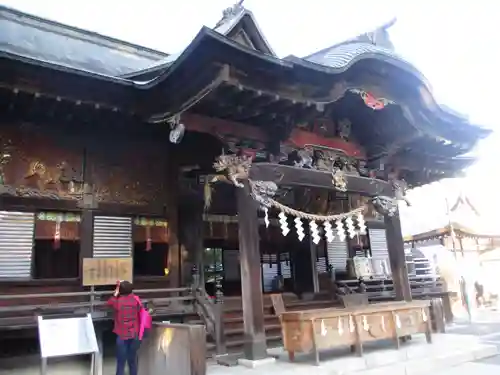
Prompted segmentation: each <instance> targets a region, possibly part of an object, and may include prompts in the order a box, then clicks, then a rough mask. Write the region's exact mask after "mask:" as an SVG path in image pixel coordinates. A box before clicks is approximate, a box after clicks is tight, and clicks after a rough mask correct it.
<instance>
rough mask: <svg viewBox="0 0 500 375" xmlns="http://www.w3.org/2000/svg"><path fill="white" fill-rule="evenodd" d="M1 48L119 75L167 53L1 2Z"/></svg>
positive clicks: (31, 57) (11, 52)
mask: <svg viewBox="0 0 500 375" xmlns="http://www.w3.org/2000/svg"><path fill="white" fill-rule="evenodd" d="M0 49H1V52H4V53H10V54H15V55H18V56H22V57H25V58H29V59H34V60H39V61H43V62H48V63H53V64H57V65H60V66H65V67H68V68H76V69H79V70H82V71H87V72H91V73H97V74H102V75H108V76H113V77H117V76H120V75H123V74H126V73H130V72H133V71H137V70H140V69H144V68H146V67H148V66H151V65H152V64H155V63H156V62H158V61H160V60H161V59H164V58H165V57H167V56H168V55H167V54H165V53H162V52H159V51H155V50H152V49H149V48H145V47H141V46H138V45H135V44H132V43H127V42H124V41H121V40H118V39H113V38H109V37H106V36H103V35H100V34H97V33H93V32H90V31H86V30H82V29H78V28H75V27H71V26H67V25H63V24H61V23H58V22H54V21H50V20H46V19H43V18H40V17H36V16H33V15H30V14H26V13H23V12H20V11H17V10H14V9H10V8H7V7H4V6H0Z"/></svg>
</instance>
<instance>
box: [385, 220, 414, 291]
mask: <svg viewBox="0 0 500 375" xmlns="http://www.w3.org/2000/svg"><path fill="white" fill-rule="evenodd" d="M384 221H385V226H386V231H387V250H388V251H389V262H390V264H391V271H392V280H393V282H394V290H395V292H396V300H398V301H403V300H404V301H411V300H412V298H411V288H410V279H409V278H408V269H407V266H406V257H405V249H404V241H403V234H402V233H401V221H400V219H399V212H397V213H396V215H394V216H392V217H391V216H387V215H386V216H385V218H384Z"/></svg>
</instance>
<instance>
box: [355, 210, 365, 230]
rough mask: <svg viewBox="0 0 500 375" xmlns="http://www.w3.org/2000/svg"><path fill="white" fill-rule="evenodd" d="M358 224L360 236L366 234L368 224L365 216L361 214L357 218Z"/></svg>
mask: <svg viewBox="0 0 500 375" xmlns="http://www.w3.org/2000/svg"><path fill="white" fill-rule="evenodd" d="M356 220H357V222H358V228H359V234H366V223H365V218H364V216H363V214H362V213H361V212H360V213H359V214H358V216H357V217H356Z"/></svg>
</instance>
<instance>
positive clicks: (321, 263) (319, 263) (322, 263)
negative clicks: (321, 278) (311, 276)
mask: <svg viewBox="0 0 500 375" xmlns="http://www.w3.org/2000/svg"><path fill="white" fill-rule="evenodd" d="M316 269H317V270H318V273H326V272H327V271H328V270H327V268H326V257H319V258H318V259H316Z"/></svg>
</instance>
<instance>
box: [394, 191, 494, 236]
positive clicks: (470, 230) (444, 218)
mask: <svg viewBox="0 0 500 375" xmlns="http://www.w3.org/2000/svg"><path fill="white" fill-rule="evenodd" d="M439 208H440V207H435V208H434V211H433V212H432V214H431V215H429V217H426V219H425V220H420V221H418V222H417V221H415V220H413V219H414V218H415V217H414V216H413V213H412V212H411V209H409V210H402V213H403V216H404V219H405V220H402V227H403V235H404V238H405V241H424V240H428V239H431V238H436V237H442V236H446V235H451V233H452V231H454V232H455V234H457V235H462V236H465V237H499V236H500V231H499V230H498V229H497V228H496V226H495V224H494V223H491V222H490V221H489V220H487V219H486V218H483V217H482V216H481V215H480V213H479V211H478V210H477V209H476V207H475V206H474V205H473V204H472V203H471V200H470V199H469V197H468V196H467V195H465V194H464V192H463V191H461V192H460V193H459V194H458V196H457V199H456V201H455V202H454V203H453V205H452V206H451V207H449V214H447V213H446V212H445V211H446V210H445V207H441V208H442V210H440V209H439ZM405 211H406V212H405Z"/></svg>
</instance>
